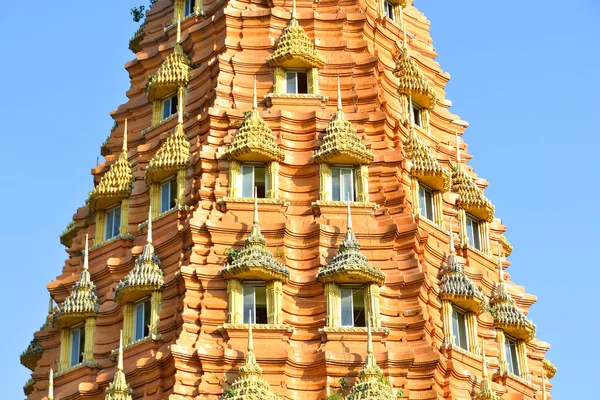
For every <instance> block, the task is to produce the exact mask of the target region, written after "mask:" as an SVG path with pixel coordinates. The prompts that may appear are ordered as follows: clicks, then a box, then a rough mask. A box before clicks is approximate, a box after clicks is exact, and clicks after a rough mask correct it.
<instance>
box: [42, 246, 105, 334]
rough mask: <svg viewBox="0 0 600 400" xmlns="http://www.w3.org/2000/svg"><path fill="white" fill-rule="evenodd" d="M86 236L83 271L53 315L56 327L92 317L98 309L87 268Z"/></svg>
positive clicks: (96, 297)
mask: <svg viewBox="0 0 600 400" xmlns="http://www.w3.org/2000/svg"><path fill="white" fill-rule="evenodd" d="M88 253H89V250H88V236H87V235H85V250H84V258H83V271H82V272H81V277H80V279H79V280H78V281H77V282H75V285H73V289H72V290H71V294H69V296H67V298H66V299H65V301H63V303H62V304H61V306H60V308H59V309H58V311H57V312H56V313H55V314H54V315H53V321H52V322H53V324H54V325H55V326H57V327H59V328H60V327H62V326H68V325H69V324H70V323H72V322H73V321H80V320H84V319H86V318H88V317H94V316H96V314H98V311H99V310H100V303H99V301H98V296H96V285H94V284H93V283H92V280H91V277H90V271H89V270H88Z"/></svg>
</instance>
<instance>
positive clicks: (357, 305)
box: [340, 287, 367, 327]
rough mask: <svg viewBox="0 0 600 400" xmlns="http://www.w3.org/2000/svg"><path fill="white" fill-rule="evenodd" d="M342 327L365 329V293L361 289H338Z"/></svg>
mask: <svg viewBox="0 0 600 400" xmlns="http://www.w3.org/2000/svg"><path fill="white" fill-rule="evenodd" d="M340 299H341V301H340V304H341V307H342V326H357V327H365V326H367V322H366V319H365V291H364V289H363V288H348V287H342V288H340Z"/></svg>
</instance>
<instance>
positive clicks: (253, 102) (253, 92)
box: [252, 75, 258, 110]
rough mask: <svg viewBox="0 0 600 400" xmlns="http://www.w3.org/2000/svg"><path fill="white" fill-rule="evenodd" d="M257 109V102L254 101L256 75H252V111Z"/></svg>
mask: <svg viewBox="0 0 600 400" xmlns="http://www.w3.org/2000/svg"><path fill="white" fill-rule="evenodd" d="M257 108H258V100H257V99H256V75H254V88H253V89H252V110H256V109H257Z"/></svg>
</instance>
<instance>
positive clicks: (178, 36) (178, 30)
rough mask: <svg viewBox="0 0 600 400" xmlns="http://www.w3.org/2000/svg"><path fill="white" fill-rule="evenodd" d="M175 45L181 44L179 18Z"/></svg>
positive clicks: (179, 19)
mask: <svg viewBox="0 0 600 400" xmlns="http://www.w3.org/2000/svg"><path fill="white" fill-rule="evenodd" d="M176 44H181V16H180V17H179V18H178V19H177V39H176Z"/></svg>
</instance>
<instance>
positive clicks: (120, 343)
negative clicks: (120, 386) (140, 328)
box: [117, 329, 123, 371]
mask: <svg viewBox="0 0 600 400" xmlns="http://www.w3.org/2000/svg"><path fill="white" fill-rule="evenodd" d="M117 370H119V371H123V329H121V332H120V334H119V361H118V363H117Z"/></svg>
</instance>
